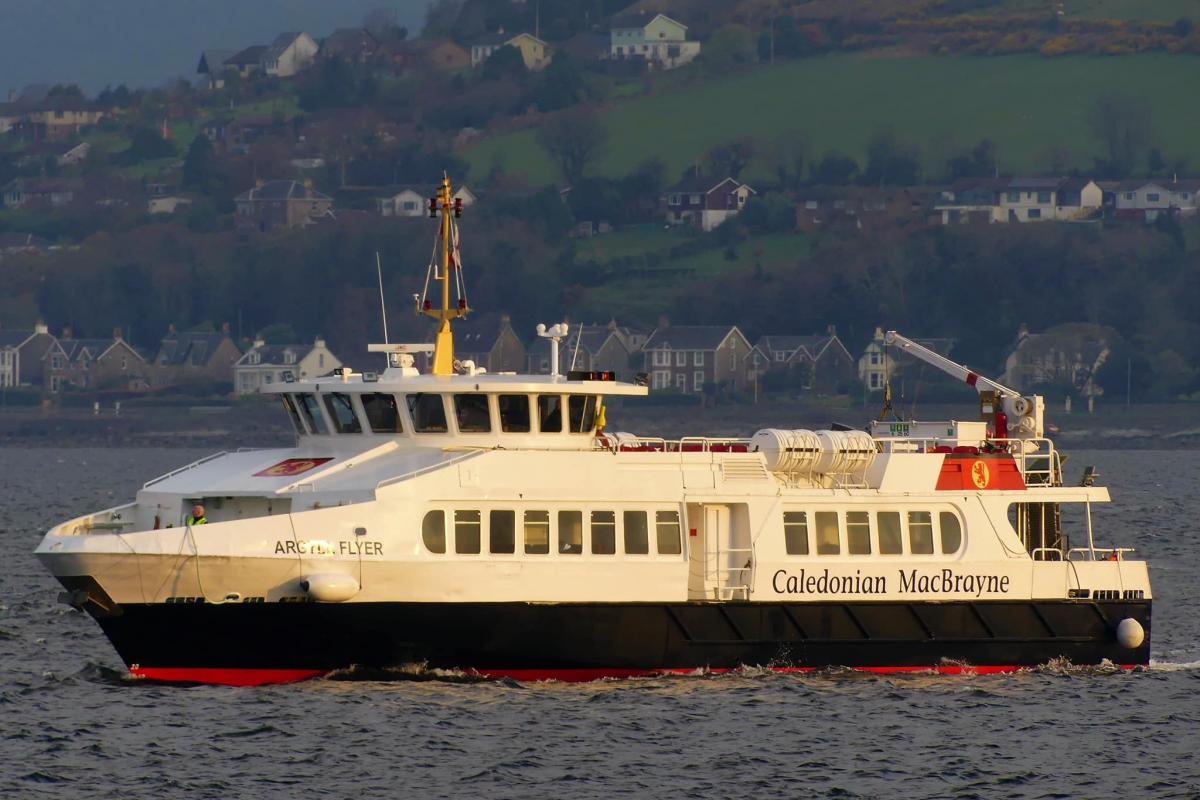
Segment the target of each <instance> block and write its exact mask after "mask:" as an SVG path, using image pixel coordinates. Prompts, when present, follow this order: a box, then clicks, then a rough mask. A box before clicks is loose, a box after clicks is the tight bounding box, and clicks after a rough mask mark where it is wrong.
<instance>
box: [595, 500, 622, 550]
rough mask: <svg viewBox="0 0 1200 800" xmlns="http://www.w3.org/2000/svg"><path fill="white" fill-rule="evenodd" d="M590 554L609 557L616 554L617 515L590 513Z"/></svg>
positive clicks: (602, 512) (610, 512) (604, 512)
mask: <svg viewBox="0 0 1200 800" xmlns="http://www.w3.org/2000/svg"><path fill="white" fill-rule="evenodd" d="M591 523H592V554H593V555H597V556H611V555H613V554H615V553H616V552H617V515H616V514H615V513H614V512H612V511H593V512H592V519H591Z"/></svg>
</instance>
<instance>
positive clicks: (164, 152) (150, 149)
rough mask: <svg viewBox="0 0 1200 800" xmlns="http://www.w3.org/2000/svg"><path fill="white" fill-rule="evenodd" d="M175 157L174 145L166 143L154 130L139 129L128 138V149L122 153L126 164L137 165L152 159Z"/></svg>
mask: <svg viewBox="0 0 1200 800" xmlns="http://www.w3.org/2000/svg"><path fill="white" fill-rule="evenodd" d="M173 155H175V144H174V143H173V142H170V141H167V140H166V139H164V138H163V137H162V134H160V133H159V132H158V131H157V130H155V129H154V128H147V127H141V128H136V129H134V131H133V135H132V136H130V137H129V149H127V150H126V151H125V153H124V158H125V161H126V162H127V163H130V164H137V163H140V162H142V161H148V160H150V159H153V158H169V157H171V156H173Z"/></svg>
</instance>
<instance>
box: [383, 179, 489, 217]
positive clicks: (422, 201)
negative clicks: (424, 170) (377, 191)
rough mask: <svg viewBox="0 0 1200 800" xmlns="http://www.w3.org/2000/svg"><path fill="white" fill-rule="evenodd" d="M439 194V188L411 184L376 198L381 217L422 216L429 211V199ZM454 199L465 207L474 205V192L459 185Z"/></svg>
mask: <svg viewBox="0 0 1200 800" xmlns="http://www.w3.org/2000/svg"><path fill="white" fill-rule="evenodd" d="M436 194H437V189H433V188H431V189H426V190H424V191H422V190H419V189H414V188H412V187H410V186H405V187H403V188H400V189H398V190H396V191H394V192H392V193H390V194H388V195H386V196H384V197H379V198H376V200H375V203H376V206H377V207H378V208H379V215H380V216H381V217H421V216H424V215H425V214H427V213H429V199H430V198H431V197H434V196H435V195H436ZM452 197H453V199H455V200H461V201H462V204H463V208H466V207H467V206H470V205H474V203H475V201H476V199H477V198H476V197H475V194H474V192H472V191H471V190H470V189H468V188H467V187H466V186H459V187H458V188H457V189H456V190H455V191H454V194H453V195H452Z"/></svg>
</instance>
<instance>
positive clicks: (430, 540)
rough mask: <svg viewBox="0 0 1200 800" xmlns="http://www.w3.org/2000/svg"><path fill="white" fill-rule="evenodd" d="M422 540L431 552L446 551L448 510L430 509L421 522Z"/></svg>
mask: <svg viewBox="0 0 1200 800" xmlns="http://www.w3.org/2000/svg"><path fill="white" fill-rule="evenodd" d="M421 541H422V542H424V543H425V549H426V550H428V551H429V552H431V553H444V552H446V512H445V511H430V512H429V513H428V514H426V515H425V519H424V520H423V521H422V522H421Z"/></svg>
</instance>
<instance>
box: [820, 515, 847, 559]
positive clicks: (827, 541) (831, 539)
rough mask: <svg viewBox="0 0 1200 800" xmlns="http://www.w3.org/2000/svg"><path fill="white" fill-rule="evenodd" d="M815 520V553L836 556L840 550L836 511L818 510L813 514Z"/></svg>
mask: <svg viewBox="0 0 1200 800" xmlns="http://www.w3.org/2000/svg"><path fill="white" fill-rule="evenodd" d="M813 517H814V518H815V522H816V529H817V530H816V533H817V555H820V556H836V555H838V554H839V553H841V552H842V545H841V541H840V539H839V538H838V515H837V512H836V511H818V512H817V513H815V514H813Z"/></svg>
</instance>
